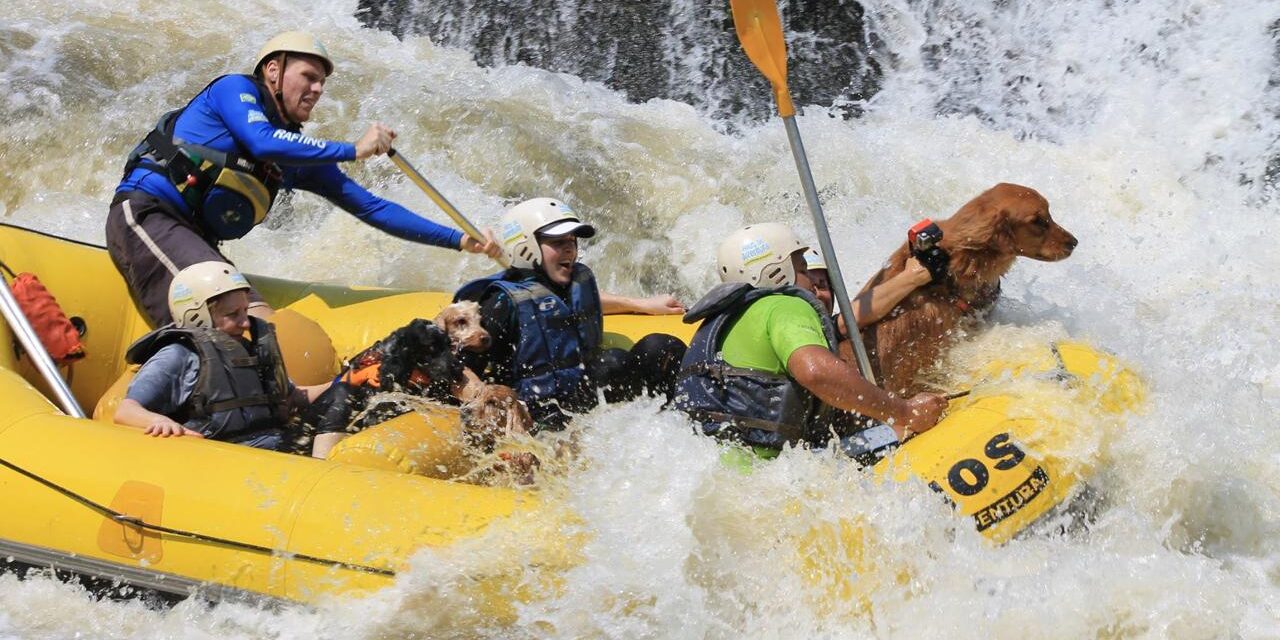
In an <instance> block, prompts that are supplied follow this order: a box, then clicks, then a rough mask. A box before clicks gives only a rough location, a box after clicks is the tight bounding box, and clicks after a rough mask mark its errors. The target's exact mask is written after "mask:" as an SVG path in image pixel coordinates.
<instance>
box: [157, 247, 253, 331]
mask: <svg viewBox="0 0 1280 640" xmlns="http://www.w3.org/2000/svg"><path fill="white" fill-rule="evenodd" d="M248 288H249V281H248V280H245V279H244V276H243V275H241V274H240V272H239V271H236V268H235V267H233V266H231V265H229V264H227V263H225V262H214V261H210V262H197V263H196V264H193V265H191V266H189V267H187V268H186V269H183V270H182V271H179V272H178V275H176V276H174V277H173V282H172V283H170V284H169V314H170V315H172V316H173V321H174V323H175V324H177V325H178V326H179V327H182V328H184V329H193V328H209V327H212V326H213V316H211V315H209V300H211V299H213V298H216V297H218V296H220V295H222V294H224V293H226V292H228V291H236V290H239V289H248Z"/></svg>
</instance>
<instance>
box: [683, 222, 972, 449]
mask: <svg viewBox="0 0 1280 640" xmlns="http://www.w3.org/2000/svg"><path fill="white" fill-rule="evenodd" d="M807 248H808V247H806V246H805V245H804V244H803V243H801V242H800V241H799V240H798V239H797V238H796V236H795V234H794V233H792V231H791V230H790V229H789V228H787V227H786V225H782V224H778V223H762V224H756V225H751V226H749V227H746V228H743V229H740V230H738V231H736V232H734V233H733V234H731V235H730V236H729V237H728V238H727V239H726V240H725V241H724V242H723V243H721V245H720V248H719V252H718V260H717V262H718V272H719V274H720V279H721V281H722V284H720V285H719V286H717V287H715V288H714V289H712V290H711V292H710V293H708V294H707V295H706V296H704V297H703V299H702V300H699V301H698V303H697V304H695V305H694V306H693V308H692V309H690V310H689V313H687V314H686V315H685V322H697V321H699V320H703V321H704V322H703V324H702V326H701V327H700V328H699V329H698V332H697V334H696V335H695V336H694V338H693V344H692V345H690V347H689V351H688V353H687V354H686V355H685V359H684V362H683V363H682V371H681V374H680V379H679V381H678V383H677V394H676V395H677V397H676V400H675V403H676V406H677V407H678V408H680V409H682V410H684V411H686V412H688V413H689V414H690V415H691V416H692V417H693V418H694V419H695V420H698V421H699V422H701V423H702V426H703V431H704V432H705V433H707V434H708V435H716V436H720V437H727V438H730V439H734V440H738V441H741V442H743V443H745V444H748V445H752V446H759V447H766V448H770V449H780V448H782V447H783V446H785V445H787V444H798V443H809V444H814V445H825V444H826V442H827V440H829V439H830V438H831V437H832V436H847V435H850V434H846V433H838V432H835V431H834V430H833V429H832V426H833V425H832V424H831V423H828V422H826V421H825V420H824V418H823V416H825V415H827V414H828V413H829V412H828V411H825V410H824V408H834V409H839V410H843V411H852V412H856V413H858V414H861V415H863V416H866V417H868V418H871V419H873V420H878V421H882V422H885V423H887V424H888V426H889V427H890V428H891V429H892V430H893V432H894V434H896V435H897V437H898V439H899V440H905V439H906V438H907V437H909V436H910V435H911V434H912V433H920V432H922V431H926V430H928V429H929V428H931V427H933V425H934V424H936V423H937V422H938V420H939V418H940V417H941V416H942V412H943V410H945V409H946V406H947V401H946V399H945V398H943V397H942V396H939V395H936V394H928V393H923V394H919V395H916V396H914V397H912V398H910V399H902V398H898V397H896V396H894V395H892V394H889V393H887V392H885V391H884V390H883V389H880V388H879V387H876V386H875V385H873V384H871V383H870V382H868V381H867V380H866V378H863V377H862V375H861V374H860V373H859V372H858V370H857V369H856V368H855V367H854V366H853V365H851V364H849V363H847V362H845V361H843V360H841V359H840V358H839V357H838V356H837V355H836V354H837V353H838V344H837V343H838V341H837V338H836V331H835V326H834V325H833V324H832V322H831V318H830V316H829V315H828V313H829V312H828V311H827V310H826V308H825V307H824V306H823V305H822V304H821V303H820V302H819V301H818V300H817V299H816V298H815V297H814V296H813V294H812V293H811V292H810V289H811V284H812V283H810V282H809V278H808V270H807V269H806V267H805V261H804V257H803V254H804V251H805V249H807Z"/></svg>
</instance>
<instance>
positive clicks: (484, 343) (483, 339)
mask: <svg viewBox="0 0 1280 640" xmlns="http://www.w3.org/2000/svg"><path fill="white" fill-rule="evenodd" d="M491 344H493V338H491V337H489V334H487V333H486V334H484V335H482V336H480V348H481V349H484V350H486V351H487V350H488V349H489V345H491Z"/></svg>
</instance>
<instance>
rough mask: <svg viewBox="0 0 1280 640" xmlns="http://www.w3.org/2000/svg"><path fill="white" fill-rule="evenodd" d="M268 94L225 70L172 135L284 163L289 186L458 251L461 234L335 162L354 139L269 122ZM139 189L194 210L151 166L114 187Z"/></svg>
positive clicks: (401, 233) (394, 231)
mask: <svg viewBox="0 0 1280 640" xmlns="http://www.w3.org/2000/svg"><path fill="white" fill-rule="evenodd" d="M270 99H271V98H270V97H269V96H263V95H261V94H260V92H259V90H258V85H257V84H256V83H255V82H254V81H253V79H252V78H250V77H249V76H242V75H228V76H223V77H222V78H219V79H217V80H215V81H214V82H213V83H212V84H210V85H209V86H208V87H207V88H205V90H204V91H201V92H200V94H199V95H197V96H196V97H195V99H193V100H192V101H191V103H190V104H188V105H187V107H186V108H185V109H184V110H183V112H182V114H181V115H180V116H178V119H177V122H176V123H175V124H174V137H176V138H181V139H182V140H183V141H185V142H189V143H191V144H198V145H202V146H206V147H210V148H213V149H217V150H219V151H223V152H229V153H237V154H240V155H242V156H247V157H249V158H253V159H256V160H265V161H269V162H275V163H277V164H279V165H280V166H281V168H282V170H283V174H284V176H283V177H284V185H283V186H284V188H286V189H302V190H304V191H310V192H312V193H315V194H317V195H320V196H323V197H324V198H325V199H327V200H329V201H330V202H332V203H334V204H335V205H337V206H339V207H341V208H342V209H343V210H344V211H346V212H348V213H350V214H352V215H354V216H356V217H357V218H359V219H361V220H363V221H365V222H367V223H369V224H371V225H373V226H375V227H377V228H379V229H381V230H383V231H386V232H387V233H390V234H391V235H394V236H396V237H398V238H403V239H405V240H411V241H413V242H421V243H423V244H430V245H435V246H437V247H446V248H450V249H457V248H458V245H459V242H460V241H461V239H462V232H461V231H458V230H456V229H450V228H449V227H445V226H443V225H439V224H436V223H434V222H432V221H430V220H427V219H425V218H421V217H419V216H417V215H415V214H414V213H413V212H412V211H409V210H408V209H405V208H404V207H402V206H400V205H398V204H396V203H394V202H391V201H390V200H384V199H383V198H379V197H378V196H375V195H373V194H372V193H369V191H368V190H366V189H365V188H364V187H361V186H360V185H359V184H357V183H356V182H355V181H354V180H352V179H351V178H350V177H348V176H347V175H346V174H345V173H343V172H342V170H341V169H339V168H338V166H337V163H338V162H346V161H350V160H354V159H355V157H356V148H355V145H353V144H351V143H349V142H337V141H334V140H317V139H315V138H312V137H310V136H307V135H305V134H302V133H295V132H292V131H289V130H288V129H285V128H283V123H279V122H272V121H271V118H270V117H269V116H268V115H267V114H268V113H270V111H269V110H266V109H264V108H263V105H262V103H263V101H269V100H270ZM125 191H142V192H145V193H149V194H151V195H153V196H155V197H157V198H160V199H162V200H164V201H165V202H167V203H169V204H170V205H172V206H173V208H174V209H175V210H177V211H178V212H180V213H182V214H184V215H187V216H192V215H193V212H192V211H191V207H189V206H188V205H187V203H186V202H184V201H183V199H182V196H181V195H180V194H179V193H178V190H177V189H176V188H174V186H173V183H171V182H170V181H169V179H168V178H167V177H165V176H164V175H161V174H159V173H156V172H155V171H153V170H151V169H148V168H146V167H137V168H135V169H134V170H133V171H130V172H129V174H128V175H127V176H125V178H124V180H122V181H121V182H120V186H118V187H116V193H121V192H125Z"/></svg>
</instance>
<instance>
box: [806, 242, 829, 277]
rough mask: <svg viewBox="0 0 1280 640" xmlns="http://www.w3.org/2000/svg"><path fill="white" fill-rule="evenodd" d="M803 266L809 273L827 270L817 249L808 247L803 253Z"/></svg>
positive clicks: (825, 263)
mask: <svg viewBox="0 0 1280 640" xmlns="http://www.w3.org/2000/svg"><path fill="white" fill-rule="evenodd" d="M804 264H805V266H806V267H808V268H809V270H810V271H817V270H818V269H821V270H823V271H826V270H827V261H826V259H824V258H823V257H822V254H821V253H819V252H818V250H817V249H814V248H813V247H810V248H808V249H806V250H805V252H804Z"/></svg>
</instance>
